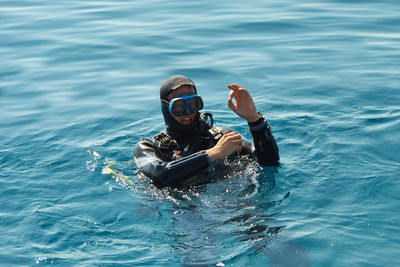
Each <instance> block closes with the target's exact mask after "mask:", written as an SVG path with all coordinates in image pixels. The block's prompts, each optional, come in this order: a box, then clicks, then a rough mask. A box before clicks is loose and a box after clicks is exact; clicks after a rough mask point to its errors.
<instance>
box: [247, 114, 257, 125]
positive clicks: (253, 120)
mask: <svg viewBox="0 0 400 267" xmlns="http://www.w3.org/2000/svg"><path fill="white" fill-rule="evenodd" d="M259 119H260V114H259V113H256V114H254V115H253V116H251V117H249V118H248V119H247V123H252V122H256V121H258V120H259Z"/></svg>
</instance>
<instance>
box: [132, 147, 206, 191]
mask: <svg viewBox="0 0 400 267" xmlns="http://www.w3.org/2000/svg"><path fill="white" fill-rule="evenodd" d="M157 154H158V153H157V150H156V149H155V148H154V145H153V144H151V142H149V141H147V142H146V141H143V140H142V141H140V142H139V143H137V144H136V145H135V146H134V148H133V155H134V157H135V161H136V165H137V166H138V168H139V169H140V170H141V171H142V172H143V173H144V174H145V175H146V176H147V177H149V178H151V179H152V180H153V182H154V183H156V184H158V185H163V186H174V185H180V184H181V183H182V182H183V181H184V180H185V179H187V178H189V177H191V176H193V175H195V174H197V173H199V172H201V171H203V170H205V169H207V168H208V167H209V166H210V165H211V161H210V157H209V156H208V154H207V153H206V151H204V150H202V151H199V152H197V153H194V154H192V155H189V156H187V157H183V158H181V159H178V160H174V161H170V162H166V161H163V160H161V158H160V157H159V156H158V155H157Z"/></svg>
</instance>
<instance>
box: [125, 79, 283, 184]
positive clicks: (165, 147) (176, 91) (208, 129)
mask: <svg viewBox="0 0 400 267" xmlns="http://www.w3.org/2000/svg"><path fill="white" fill-rule="evenodd" d="M228 88H229V89H230V90H231V92H230V94H229V97H228V106H229V108H231V109H232V111H233V112H235V113H236V114H237V115H238V116H239V117H241V118H243V119H245V120H247V123H248V125H249V129H250V133H251V135H252V136H253V143H254V145H253V144H251V143H250V142H248V141H245V140H243V139H242V138H241V135H240V134H238V133H236V132H234V131H232V130H230V129H228V128H226V127H213V126H212V123H213V119H212V115H211V114H209V113H204V114H201V113H199V111H200V110H201V109H202V108H203V101H202V99H201V97H200V96H199V95H197V89H196V86H195V84H194V83H193V81H191V80H190V79H188V78H187V77H185V76H182V75H175V76H172V77H170V78H169V79H167V80H166V81H165V82H164V83H163V84H162V86H161V88H160V99H161V110H162V113H163V115H164V121H165V125H166V131H165V132H161V133H159V134H157V135H156V136H154V137H153V138H152V139H149V138H142V139H141V140H140V142H139V143H137V144H136V145H135V146H134V148H133V155H134V157H135V161H136V165H137V166H138V168H139V169H140V170H141V171H142V172H143V173H144V174H145V175H146V176H147V177H149V178H150V179H152V181H153V182H154V184H156V185H157V186H174V187H175V186H185V185H193V184H199V183H204V182H207V179H204V177H203V178H202V179H200V178H199V177H200V176H201V174H203V176H204V173H206V172H207V170H208V169H210V168H211V167H213V166H214V167H215V166H217V167H218V164H221V162H223V161H224V160H225V159H229V160H233V159H234V158H235V157H238V156H242V155H248V156H250V157H252V158H254V159H255V160H257V161H258V162H259V163H260V164H261V165H263V166H276V165H278V163H279V151H278V146H277V144H276V142H275V139H274V137H273V135H272V133H271V129H270V127H269V125H268V124H267V122H266V120H265V119H264V118H263V117H262V115H261V114H260V113H258V112H257V109H256V107H255V105H254V102H253V99H252V97H251V96H250V94H249V92H248V91H247V90H246V89H244V88H242V87H241V86H239V85H237V84H232V85H228ZM233 100H235V102H236V103H235V102H234V101H233ZM209 119H210V120H211V122H208V120H209ZM208 176H209V178H208V181H211V180H212V178H211V177H210V176H212V175H208Z"/></svg>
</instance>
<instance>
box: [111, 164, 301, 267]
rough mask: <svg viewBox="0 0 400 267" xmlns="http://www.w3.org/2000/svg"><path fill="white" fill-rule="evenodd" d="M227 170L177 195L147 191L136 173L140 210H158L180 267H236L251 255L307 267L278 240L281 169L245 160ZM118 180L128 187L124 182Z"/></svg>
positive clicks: (288, 245)
mask: <svg viewBox="0 0 400 267" xmlns="http://www.w3.org/2000/svg"><path fill="white" fill-rule="evenodd" d="M230 164H231V165H230V167H231V168H230V169H229V170H228V172H226V169H225V173H222V172H221V174H220V172H218V171H217V172H215V173H214V175H215V178H216V179H215V180H216V182H213V183H208V184H202V185H198V186H191V187H187V188H181V189H177V188H156V187H153V186H150V183H149V180H148V179H147V178H146V177H144V176H142V175H141V174H140V173H138V172H137V171H136V174H137V175H135V176H134V177H132V179H135V182H134V184H135V188H134V189H133V188H131V189H132V190H135V192H137V196H138V197H140V198H142V202H143V205H141V206H142V207H145V206H147V205H149V206H152V207H154V209H155V210H157V213H158V215H157V218H158V219H159V220H163V222H164V224H159V225H158V226H157V227H159V228H161V229H158V230H159V231H160V232H163V233H166V234H167V236H168V237H166V240H165V242H167V243H169V244H170V246H172V251H171V252H172V253H174V254H176V255H177V257H178V261H179V262H180V263H181V264H182V265H183V266H224V265H225V264H230V263H232V264H233V265H235V262H236V261H237V260H238V259H241V258H246V257H248V255H249V254H250V255H251V254H253V253H255V254H256V255H261V257H262V258H263V259H262V261H263V262H268V263H270V264H284V265H283V266H291V263H295V262H298V263H299V265H300V266H308V265H307V264H308V256H307V254H306V253H305V252H304V253H300V254H299V253H298V252H299V251H305V250H304V249H302V248H299V247H297V245H295V244H293V243H292V242H291V241H290V240H286V239H285V241H282V240H283V239H282V238H278V237H279V234H280V233H281V232H282V231H283V230H284V229H285V227H286V226H285V225H283V224H282V222H280V221H279V220H278V216H279V214H280V207H279V206H280V204H281V203H282V201H285V199H287V198H288V197H289V196H290V193H289V192H286V193H285V194H283V195H282V196H281V197H278V199H277V194H276V193H275V190H276V176H277V175H278V174H279V168H264V169H263V168H261V167H260V166H258V165H257V164H256V163H254V162H249V159H241V160H238V161H236V162H233V163H230ZM116 173H118V172H116ZM118 179H119V183H120V184H121V185H123V186H127V185H128V187H129V184H130V183H129V182H128V183H127V182H126V179H127V177H126V176H121V175H120V177H119V178H117V180H118ZM280 179H281V178H280ZM146 210H147V211H146V212H145V211H143V210H142V211H140V210H138V211H137V215H139V216H140V217H141V218H143V216H149V213H148V211H149V209H148V208H147V209H146ZM277 240H278V241H277ZM277 242H278V243H279V245H277V244H276V243H277ZM275 248H277V249H279V250H282V249H283V250H285V253H282V252H276V251H274V249H275ZM280 255H284V258H281V256H280ZM282 257H283V256H282Z"/></svg>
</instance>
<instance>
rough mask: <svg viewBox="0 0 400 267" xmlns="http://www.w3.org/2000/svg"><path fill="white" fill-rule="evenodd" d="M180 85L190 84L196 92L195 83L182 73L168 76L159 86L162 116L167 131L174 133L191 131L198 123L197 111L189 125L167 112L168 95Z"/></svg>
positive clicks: (180, 133)
mask: <svg viewBox="0 0 400 267" xmlns="http://www.w3.org/2000/svg"><path fill="white" fill-rule="evenodd" d="M182 85H190V86H192V87H193V88H194V91H195V93H196V94H197V90H196V85H195V84H194V82H193V81H192V80H190V79H189V78H187V77H186V76H183V75H174V76H171V77H169V78H168V79H167V80H165V81H164V83H163V84H162V85H161V88H160V100H161V111H162V113H163V116H164V121H165V126H166V128H167V132H170V133H173V134H176V135H182V134H189V133H192V132H193V130H194V128H195V127H196V126H197V125H198V124H199V113H197V114H196V117H195V119H194V120H193V121H192V122H191V123H190V124H189V125H183V124H181V123H179V122H178V121H177V120H175V119H174V117H172V115H171V113H170V112H169V103H168V95H169V94H170V93H172V91H173V90H175V89H177V88H179V87H180V86H182ZM162 100H165V101H162Z"/></svg>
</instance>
